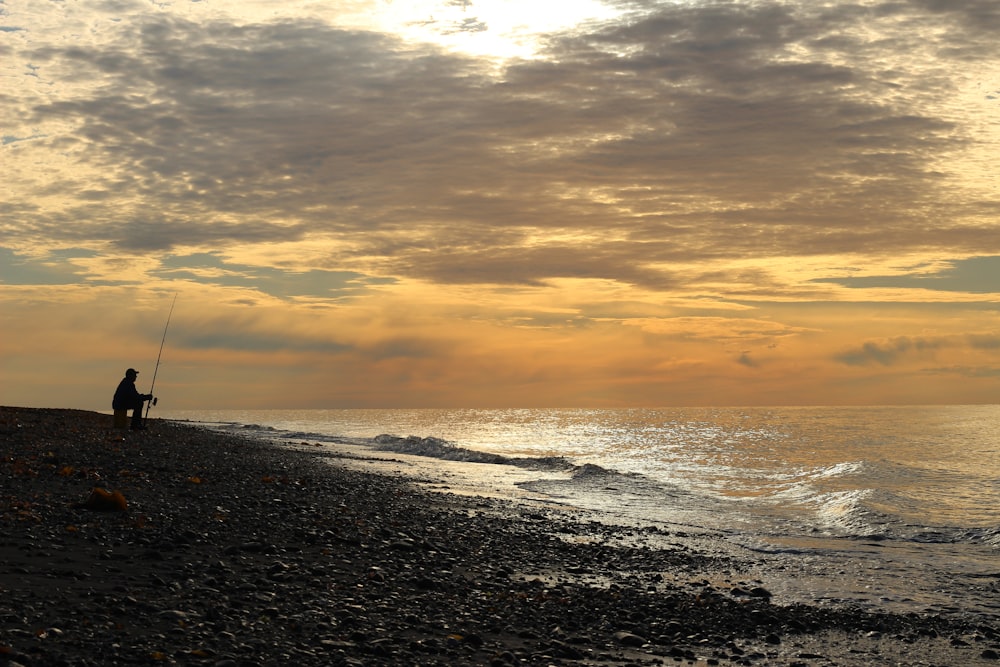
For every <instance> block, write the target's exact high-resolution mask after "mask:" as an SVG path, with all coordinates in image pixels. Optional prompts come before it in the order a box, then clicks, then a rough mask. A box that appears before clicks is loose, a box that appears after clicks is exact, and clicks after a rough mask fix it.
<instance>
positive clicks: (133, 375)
mask: <svg viewBox="0 0 1000 667" xmlns="http://www.w3.org/2000/svg"><path fill="white" fill-rule="evenodd" d="M138 375H139V371H137V370H135V369H134V368H130V369H128V370H127V371H125V377H127V378H128V379H130V380H134V379H135V378H136V377H137V376H138Z"/></svg>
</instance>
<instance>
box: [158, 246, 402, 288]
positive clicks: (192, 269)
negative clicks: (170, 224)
mask: <svg viewBox="0 0 1000 667" xmlns="http://www.w3.org/2000/svg"><path fill="white" fill-rule="evenodd" d="M160 267H161V268H159V269H157V270H154V271H152V272H151V275H153V276H156V277H160V278H165V279H170V280H189V281H192V282H196V283H201V284H209V285H218V286H223V287H250V288H254V289H256V290H259V291H261V292H263V293H265V294H267V295H270V296H273V297H278V298H282V299H287V298H290V297H296V296H310V297H318V298H328V299H334V298H343V297H348V296H357V295H359V294H361V293H362V292H364V291H365V290H366V289H367V288H368V287H369V286H371V285H385V284H391V283H392V282H394V281H393V280H391V279H385V278H375V277H371V276H366V275H364V274H360V273H356V272H353V271H330V270H322V269H308V270H299V269H295V268H278V267H267V266H253V265H248V264H240V263H237V262H230V261H226V260H225V259H224V258H222V257H220V256H219V255H218V254H216V253H210V252H209V253H195V254H190V255H168V256H166V257H164V258H163V259H162V260H161V263H160Z"/></svg>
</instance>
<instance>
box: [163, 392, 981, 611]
mask: <svg viewBox="0 0 1000 667" xmlns="http://www.w3.org/2000/svg"><path fill="white" fill-rule="evenodd" d="M157 416H159V417H163V418H167V419H175V420H185V421H193V422H198V423H201V424H203V425H205V426H207V427H209V428H213V429H217V430H220V431H227V432H238V433H240V434H243V435H248V436H250V437H259V438H265V439H268V440H272V441H278V442H284V443H287V444H299V445H303V444H307V445H308V446H310V447H313V448H318V449H321V448H324V447H326V448H331V449H337V451H339V452H344V451H345V450H346V451H347V452H348V453H351V452H354V453H356V454H357V456H356V457H355V458H359V459H365V458H372V459H378V457H381V460H384V461H386V462H387V463H386V465H390V466H394V467H393V468H392V471H393V472H394V473H399V474H407V475H412V476H413V477H415V478H420V479H422V480H425V481H426V480H428V479H430V480H432V481H434V480H436V482H435V483H431V484H429V485H428V486H429V487H430V488H432V489H436V490H440V491H445V492H450V493H462V494H467V495H483V496H492V497H507V498H510V499H512V500H513V501H515V502H521V503H532V504H536V505H543V506H548V507H555V508H560V509H561V510H562V511H565V512H570V513H573V512H576V513H579V514H580V516H581V517H597V518H598V520H600V521H602V522H605V523H611V524H620V525H623V526H631V527H636V528H642V527H644V526H646V527H650V526H655V527H657V528H659V529H661V530H659V531H653V532H657V533H661V534H668V535H669V534H674V535H685V536H689V537H691V538H692V539H696V538H698V539H702V541H703V543H704V544H706V545H709V546H707V547H705V548H708V549H712V550H715V551H716V552H717V553H724V554H726V555H728V556H731V557H732V558H734V559H736V560H737V561H739V562H744V563H746V564H747V567H749V568H750V571H751V573H752V574H753V576H755V577H757V578H758V579H757V580H759V581H762V582H764V583H765V584H766V586H767V587H768V589H769V590H771V591H772V592H773V593H775V595H776V599H777V600H784V601H786V602H805V603H811V604H825V605H839V606H850V607H853V608H862V609H870V610H879V609H881V610H887V611H893V612H901V613H918V614H924V613H930V614H945V615H948V614H958V615H973V616H976V617H981V618H982V619H983V620H984V621H990V622H993V621H996V620H998V619H1000V514H998V508H1000V406H995V405H957V406H904V407H900V406H891V407H776V408H761V407H754V408H661V409H653V408H636V409H412V410H404V409H349V410H223V411H208V410H199V411H172V412H162V413H161V414H159V415H157Z"/></svg>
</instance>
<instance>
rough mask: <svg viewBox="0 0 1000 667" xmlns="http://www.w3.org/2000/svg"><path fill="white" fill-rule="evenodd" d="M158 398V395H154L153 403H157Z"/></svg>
mask: <svg viewBox="0 0 1000 667" xmlns="http://www.w3.org/2000/svg"><path fill="white" fill-rule="evenodd" d="M157 400H158V399H157V398H156V396H154V397H153V405H156V401H157Z"/></svg>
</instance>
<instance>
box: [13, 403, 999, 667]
mask: <svg viewBox="0 0 1000 667" xmlns="http://www.w3.org/2000/svg"><path fill="white" fill-rule="evenodd" d="M371 463H372V464H371V465H366V461H365V457H358V456H353V457H352V456H349V455H348V454H345V453H344V452H336V451H333V452H331V451H328V450H325V449H323V448H319V447H315V448H310V447H308V446H305V447H301V446H300V447H294V448H288V447H283V446H279V445H276V444H269V443H266V442H259V441H255V440H250V439H243V438H239V437H233V436H227V435H221V434H217V433H213V432H211V431H208V430H206V429H202V428H199V427H196V426H191V425H185V424H178V423H171V422H164V421H159V420H151V422H150V424H149V429H148V430H147V431H142V432H131V431H115V430H113V429H111V417H110V416H109V415H102V414H97V413H92V412H83V411H74V410H55V409H24V408H0V482H2V486H0V529H2V538H0V665H4V664H7V665H17V664H20V665H25V666H30V665H111V664H183V665H188V664H191V665H220V666H223V665H279V664H297V665H675V664H697V665H712V664H740V665H817V666H819V665H871V664H895V665H976V664H997V660H998V656H1000V630H998V627H997V624H996V619H994V618H986V617H977V616H971V615H967V616H944V615H935V614H926V615H917V614H893V613H877V612H871V611H863V610H858V609H850V608H843V607H837V606H834V605H831V606H822V605H810V604H801V603H796V602H793V601H789V600H782V599H781V598H780V596H779V595H774V594H772V592H771V591H770V590H768V589H766V588H765V587H764V586H763V584H762V582H761V581H759V580H756V579H754V578H753V577H752V575H748V574H747V573H749V572H753V571H754V568H755V566H756V564H754V563H752V562H744V561H740V560H739V559H734V558H732V557H731V556H730V555H727V553H726V551H725V550H724V549H721V548H720V549H718V550H715V549H713V548H712V546H711V540H710V538H706V536H699V537H698V539H697V540H695V539H693V536H691V535H687V534H685V533H684V532H683V531H680V530H678V531H671V530H666V529H662V528H649V529H635V528H629V527H623V526H612V525H606V524H602V523H599V522H597V521H594V520H593V519H592V518H587V517H584V516H582V515H576V514H574V513H572V512H566V511H562V510H560V509H558V508H548V507H546V506H544V505H541V504H539V505H530V504H524V503H514V502H511V501H509V500H504V499H500V498H485V497H474V496H468V495H466V494H464V493H449V492H448V491H447V489H446V488H444V487H445V486H446V485H442V484H441V483H440V482H438V483H436V486H437V487H438V488H437V489H436V490H435V491H433V492H432V491H429V490H428V489H427V488H425V486H426V485H420V484H417V483H415V482H414V480H413V479H411V478H408V477H405V476H398V475H393V474H387V472H386V471H385V466H386V464H385V462H384V460H383V461H380V462H374V461H373V462H371ZM426 481H427V483H429V484H432V485H434V484H435V481H434V480H426ZM95 488H101V489H104V490H106V491H107V492H108V493H109V494H114V493H116V492H117V493H118V494H120V496H119V497H118V503H119V504H116V502H115V500H114V497H113V498H112V499H111V500H108V501H105V502H106V503H107V506H103V507H102V506H100V505H99V504H98V503H90V504H89V505H88V504H87V502H86V501H87V500H88V499H89V498H90V497H91V495H92V493H93V490H94V489H95ZM122 499H123V500H124V502H125V503H126V504H127V507H126V508H125V509H121V507H120V502H121V500H122Z"/></svg>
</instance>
